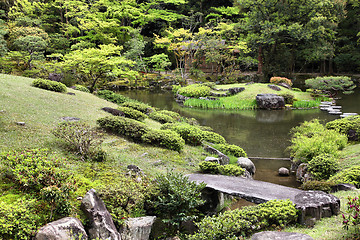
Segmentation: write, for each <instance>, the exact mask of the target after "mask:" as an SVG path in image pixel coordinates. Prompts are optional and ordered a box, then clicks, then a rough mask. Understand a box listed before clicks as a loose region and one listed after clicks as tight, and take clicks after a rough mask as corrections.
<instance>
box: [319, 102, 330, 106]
mask: <svg viewBox="0 0 360 240" xmlns="http://www.w3.org/2000/svg"><path fill="white" fill-rule="evenodd" d="M320 104H326V105H333V102H320Z"/></svg>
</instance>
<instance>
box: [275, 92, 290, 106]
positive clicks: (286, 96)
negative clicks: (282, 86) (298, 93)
mask: <svg viewBox="0 0 360 240" xmlns="http://www.w3.org/2000/svg"><path fill="white" fill-rule="evenodd" d="M278 95H279V96H282V97H283V98H284V100H285V104H293V102H294V95H292V94H290V93H282V94H278Z"/></svg>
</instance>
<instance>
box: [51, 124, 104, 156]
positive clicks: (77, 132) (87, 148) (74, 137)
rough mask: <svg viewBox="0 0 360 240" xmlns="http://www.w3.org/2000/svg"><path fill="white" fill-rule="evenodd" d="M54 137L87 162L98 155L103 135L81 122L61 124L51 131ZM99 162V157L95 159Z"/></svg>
mask: <svg viewBox="0 0 360 240" xmlns="http://www.w3.org/2000/svg"><path fill="white" fill-rule="evenodd" d="M51 133H52V134H54V135H55V137H57V138H59V139H61V140H64V141H65V143H66V145H67V147H68V148H69V149H71V150H72V151H75V152H76V153H77V154H79V155H80V156H81V158H82V160H88V159H92V158H94V157H95V155H97V154H99V150H100V149H99V147H100V145H101V143H102V142H103V135H102V133H100V132H99V131H96V129H95V128H90V126H89V125H87V124H85V123H81V122H62V123H60V124H59V125H58V126H57V128H55V129H53V130H52V131H51ZM96 159H97V160H99V157H98V156H97V157H96Z"/></svg>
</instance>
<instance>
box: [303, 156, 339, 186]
mask: <svg viewBox="0 0 360 240" xmlns="http://www.w3.org/2000/svg"><path fill="white" fill-rule="evenodd" d="M308 164H309V165H308V169H309V171H310V173H311V174H312V176H313V178H314V179H316V180H326V179H329V178H330V177H331V176H332V175H334V174H335V173H336V172H337V171H338V170H339V162H338V161H337V159H335V157H334V156H333V155H331V154H320V155H318V156H316V157H314V158H313V159H311V160H310V161H309V162H308Z"/></svg>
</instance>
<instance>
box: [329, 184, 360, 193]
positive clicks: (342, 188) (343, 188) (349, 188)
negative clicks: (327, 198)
mask: <svg viewBox="0 0 360 240" xmlns="http://www.w3.org/2000/svg"><path fill="white" fill-rule="evenodd" d="M356 189H357V188H356V187H355V186H354V185H352V184H349V183H339V184H336V185H335V186H332V187H331V191H332V192H338V191H352V190H356Z"/></svg>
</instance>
